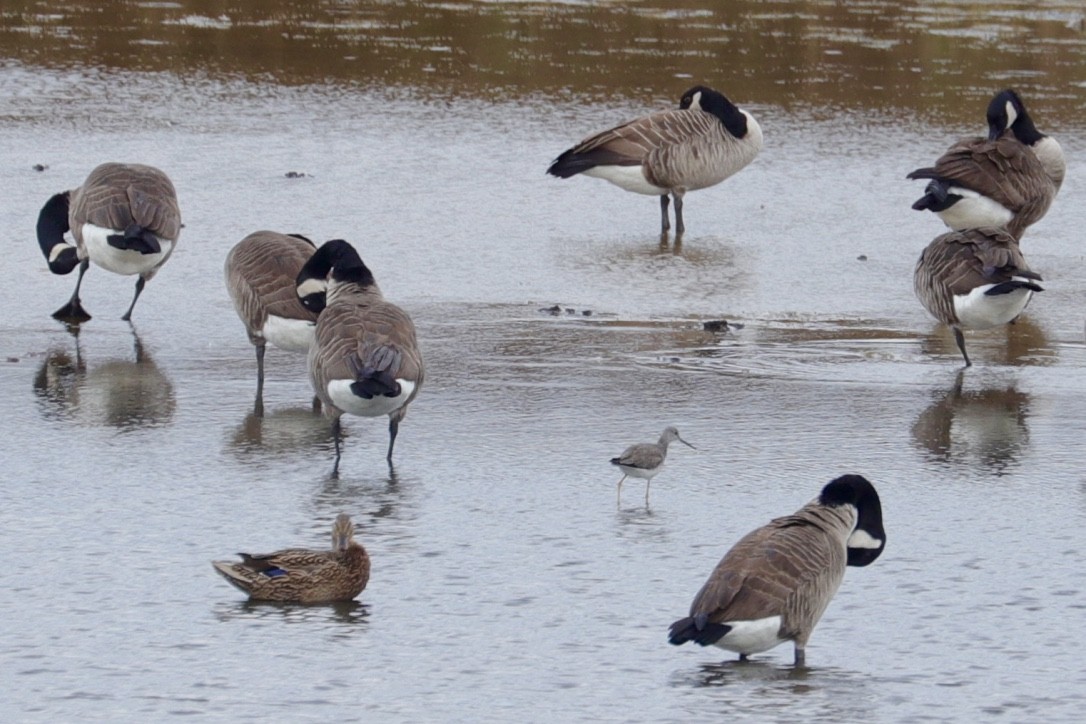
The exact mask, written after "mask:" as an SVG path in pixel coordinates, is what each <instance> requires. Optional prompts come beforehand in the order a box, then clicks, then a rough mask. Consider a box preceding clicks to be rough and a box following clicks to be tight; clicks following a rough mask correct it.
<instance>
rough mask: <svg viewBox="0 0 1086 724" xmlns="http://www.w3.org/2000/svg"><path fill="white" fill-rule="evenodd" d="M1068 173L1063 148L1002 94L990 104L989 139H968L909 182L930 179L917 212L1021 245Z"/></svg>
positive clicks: (1013, 98) (914, 174)
mask: <svg viewBox="0 0 1086 724" xmlns="http://www.w3.org/2000/svg"><path fill="white" fill-rule="evenodd" d="M1015 124H1017V125H1015ZM1019 134H1021V135H1019ZM1045 139H1047V140H1045ZM1033 144H1036V145H1033ZM1039 154H1040V155H1039ZM1042 156H1044V160H1042ZM1057 156H1058V160H1057ZM1065 168H1066V165H1065V164H1064V162H1063V151H1062V150H1060V148H1059V144H1058V143H1056V141H1055V140H1054V139H1051V138H1048V137H1047V136H1043V134H1040V133H1039V132H1038V131H1037V129H1036V128H1035V127H1034V126H1033V122H1032V120H1031V119H1030V117H1029V115H1028V114H1026V113H1025V107H1024V106H1022V102H1021V99H1019V98H1018V95H1017V94H1015V93H1014V91H1002V92H1000V93H998V94H996V96H995V97H994V98H993V99H992V100H991V102H989V104H988V137H987V138H982V137H975V138H963V139H961V140H960V141H958V142H956V143H954V144H953V145H952V146H951V147H950V148H949V149H947V151H946V153H944V154H943V155H942V156H940V157H939V159H938V160H936V162H935V165H934V166H932V167H928V168H918V169H916V170H915V171H913V172H912V173H910V174H908V176H907V177H906V178H909V179H930V182H929V183H928V185H927V187H926V188H925V189H924V195H923V196H921V197H920V198H919V199H917V201H916V202H915V203H914V204H913V208H914V209H916V210H918V211H925V210H927V211H932V212H933V213H935V214H936V215H938V216H939V218H940V219H942V221H943V223H944V224H946V225H947V226H948V227H950V228H951V229H955V230H959V229H968V228H975V227H980V226H997V227H1005V228H1006V229H1007V230H1008V231H1009V232H1010V233H1011V234H1012V235H1014V237H1015V238H1016V239H1019V238H1021V236H1022V233H1023V232H1024V231H1025V229H1026V228H1027V227H1028V226H1030V225H1032V224H1034V223H1036V222H1037V221H1039V220H1040V219H1041V217H1043V216H1044V215H1045V213H1046V212H1047V211H1048V207H1049V206H1051V204H1052V200H1053V199H1054V198H1055V197H1056V192H1057V191H1058V190H1059V185H1060V184H1061V183H1062V182H1063V174H1064V169H1065Z"/></svg>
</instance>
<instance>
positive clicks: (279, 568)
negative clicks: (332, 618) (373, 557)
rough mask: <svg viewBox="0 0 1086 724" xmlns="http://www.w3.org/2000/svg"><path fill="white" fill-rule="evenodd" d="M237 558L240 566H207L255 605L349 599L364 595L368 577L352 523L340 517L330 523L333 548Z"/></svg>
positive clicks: (366, 560) (225, 563)
mask: <svg viewBox="0 0 1086 724" xmlns="http://www.w3.org/2000/svg"><path fill="white" fill-rule="evenodd" d="M238 555H239V556H241V559H242V561H241V563H235V562H233V561H212V564H211V565H213V566H214V567H215V570H216V571H218V572H219V573H220V574H222V577H223V578H225V579H226V580H227V581H229V582H230V583H231V584H233V585H234V586H236V587H237V588H239V589H241V590H242V591H244V592H245V593H247V594H249V598H250V599H251V600H254V601H280V602H284V603H329V602H332V601H349V600H351V599H353V598H355V597H356V596H358V594H360V593H362V591H363V590H364V589H365V588H366V584H367V583H368V582H369V579H370V557H369V554H368V553H366V549H365V548H363V547H362V545H361V544H360V543H358V542H357V541H356V540H354V524H353V523H352V522H351V519H350V517H349V516H347V515H346V514H344V513H340V514H339V515H338V516H337V517H336V521H335V523H334V524H333V525H332V550H329V551H317V550H308V549H305V548H287V549H284V550H281V551H276V552H275V553H267V554H262V555H261V554H257V555H251V554H249V553H239V554H238Z"/></svg>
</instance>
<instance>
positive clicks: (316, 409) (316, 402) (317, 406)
mask: <svg viewBox="0 0 1086 724" xmlns="http://www.w3.org/2000/svg"><path fill="white" fill-rule="evenodd" d="M313 414H314V415H319V414H321V398H319V397H317V396H316V395H313Z"/></svg>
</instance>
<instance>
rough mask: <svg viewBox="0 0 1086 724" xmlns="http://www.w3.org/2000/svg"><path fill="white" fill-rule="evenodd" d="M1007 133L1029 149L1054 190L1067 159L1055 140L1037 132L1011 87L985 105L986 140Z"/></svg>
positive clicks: (1059, 181) (1024, 105)
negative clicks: (986, 118)
mask: <svg viewBox="0 0 1086 724" xmlns="http://www.w3.org/2000/svg"><path fill="white" fill-rule="evenodd" d="M1007 130H1010V132H1011V133H1012V134H1013V135H1014V137H1015V138H1017V139H1018V140H1019V141H1021V142H1022V143H1024V144H1025V145H1027V146H1029V147H1030V149H1032V151H1033V153H1034V155H1035V156H1037V160H1039V161H1040V162H1041V166H1042V167H1043V168H1044V170H1045V173H1046V174H1047V175H1048V178H1049V180H1050V181H1052V184H1053V185H1054V186H1055V187H1056V191H1059V190H1060V187H1061V186H1062V185H1063V179H1064V176H1065V175H1066V174H1067V159H1066V158H1065V157H1064V155H1063V148H1062V147H1061V146H1060V144H1059V141H1057V140H1056V139H1055V138H1052V136H1049V135H1046V134H1044V133H1041V132H1040V131H1038V130H1037V126H1036V125H1035V124H1034V122H1033V117H1032V116H1030V114H1029V112H1028V111H1027V110H1026V104H1025V103H1023V102H1022V97H1021V96H1019V95H1018V92H1017V91H1015V90H1014V89H1012V88H1007V89H1006V90H1002V91H1000V92H999V93H996V95H995V97H994V98H992V101H991V103H989V104H988V137H989V138H998V137H999V136H1001V135H1003V133H1004V132H1005V131H1007Z"/></svg>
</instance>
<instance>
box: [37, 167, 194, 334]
mask: <svg viewBox="0 0 1086 724" xmlns="http://www.w3.org/2000/svg"><path fill="white" fill-rule="evenodd" d="M37 231H38V245H39V246H40V247H41V250H42V253H43V254H44V255H45V258H46V260H47V261H48V263H49V271H51V272H53V273H54V274H69V273H71V271H72V270H73V269H75V267H76V266H78V267H79V278H78V279H77V280H76V283H75V291H74V292H72V296H71V299H69V300H68V303H67V304H65V305H64V306H63V307H61V308H60V309H58V310H57V311H56V312H54V313H53V317H54V318H56V319H59V320H61V321H64V322H69V323H71V324H78V323H80V322H85V321H87V320H88V319H90V318H91V316H90V315H89V314H87V311H86V310H85V309H83V305H82V302H81V301H80V299H79V288H80V285H82V283H83V275H84V274H85V273H86V271H87V267H88V266H89V265H90V262H92V261H93V262H94V263H95V264H97V265H98V266H100V267H102V268H103V269H106V270H108V271H111V272H113V273H115V274H122V275H132V274H138V275H139V278H138V279H137V280H136V293H135V295H134V296H133V297H132V303H131V304H129V305H128V311H126V312H125V313H124V316H123V317H121V319H123V320H125V321H130V320H131V318H132V310H133V309H134V308H135V306H136V300H137V299H139V297H140V293H141V292H142V291H143V287H144V284H146V282H147V281H149V280H150V279H151V278H152V277H153V276H154V275H155V273H156V272H158V270H159V269H160V268H161V267H162V265H163V264H165V263H166V261H167V260H168V259H169V258H170V254H172V253H173V250H174V247H175V246H176V245H177V239H178V237H179V236H180V234H181V211H180V209H179V207H178V204H177V191H176V190H175V189H174V187H173V183H172V182H171V181H170V179H169V177H168V176H166V174H165V173H163V172H162V171H160V170H159V169H157V168H154V167H153V166H144V165H143V164H138V163H103V164H102V165H100V166H98V167H96V168H95V169H94V170H93V171H91V172H90V175H88V176H87V180H86V181H84V182H83V185H82V186H80V187H79V188H77V189H74V190H71V191H64V192H62V193H59V194H56V195H55V196H53V197H52V198H50V199H49V201H47V202H46V203H45V206H43V207H42V210H41V213H40V214H39V215H38V228H37ZM68 231H70V232H71V234H72V237H73V239H74V240H75V243H74V244H70V243H68V242H67V241H65V239H64V234H65V233H66V232H68Z"/></svg>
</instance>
